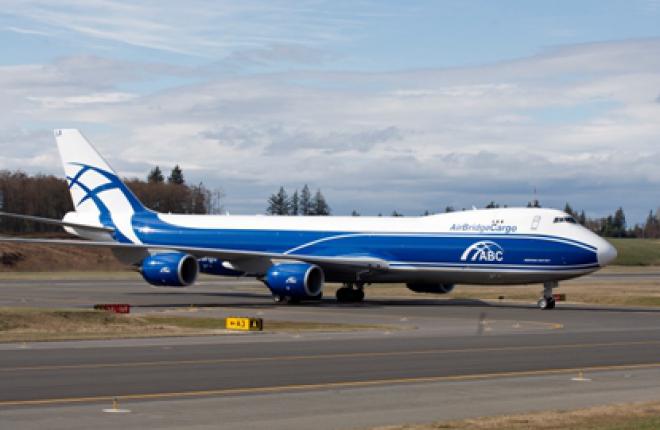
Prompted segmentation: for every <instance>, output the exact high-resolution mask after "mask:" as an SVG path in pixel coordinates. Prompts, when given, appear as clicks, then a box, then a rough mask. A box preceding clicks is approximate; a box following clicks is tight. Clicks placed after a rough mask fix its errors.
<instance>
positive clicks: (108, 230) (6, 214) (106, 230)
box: [0, 212, 114, 233]
mask: <svg viewBox="0 0 660 430" xmlns="http://www.w3.org/2000/svg"><path fill="white" fill-rule="evenodd" d="M0 217H6V218H14V219H20V220H23V221H32V222H38V223H41V224H50V225H59V226H60V227H72V228H78V229H84V230H90V231H98V232H103V233H113V232H114V229H112V228H108V227H100V226H96V225H87V224H79V223H75V222H68V221H62V220H59V219H53V218H43V217H39V216H32V215H22V214H13V213H9V212H0Z"/></svg>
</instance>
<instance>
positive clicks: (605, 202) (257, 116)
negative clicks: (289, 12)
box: [0, 3, 660, 220]
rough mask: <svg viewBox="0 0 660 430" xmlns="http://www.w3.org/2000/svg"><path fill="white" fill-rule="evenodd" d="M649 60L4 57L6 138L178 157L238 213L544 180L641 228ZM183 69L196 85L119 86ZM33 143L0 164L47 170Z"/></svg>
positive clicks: (653, 118) (128, 160)
mask: <svg viewBox="0 0 660 430" xmlns="http://www.w3.org/2000/svg"><path fill="white" fill-rule="evenodd" d="M111 4H112V5H115V3H111ZM262 54H263V55H264V57H263V58H265V60H264V61H270V59H271V53H270V52H269V51H266V52H265V53H264V52H262V51H255V52H253V53H252V54H250V55H247V56H246V57H244V58H243V59H244V60H245V61H247V62H248V63H250V62H254V61H261V59H262V57H261V55H262ZM659 54H660V40H639V41H629V42H625V43H624V42H612V43H600V44H586V45H579V46H571V47H566V48H563V49H553V50H548V51H547V52H544V53H543V54H540V55H537V56H534V57H529V58H525V59H519V60H516V61H509V62H503V63H498V64H492V65H485V66H479V67H471V68H462V69H434V70H417V71H415V70H413V71H401V72H392V73H364V72H363V73H354V72H312V71H297V72H282V73H269V74H265V73H264V74H250V75H245V74H243V75H240V74H235V75H228V74H224V73H218V72H217V71H214V70H213V68H205V69H199V70H197V71H195V70H193V69H183V68H180V67H179V68H177V67H171V66H168V65H166V64H143V63H131V62H120V61H114V60H109V59H103V58H98V57H72V58H66V59H59V60H58V61H56V62H54V63H52V64H47V65H23V66H0V96H2V97H0V107H1V108H2V109H3V112H5V113H6V114H5V115H3V117H2V118H0V131H2V130H5V131H6V130H16V129H24V130H38V131H39V130H45V129H47V128H50V127H55V126H67V127H68V126H79V127H82V128H83V129H84V130H85V131H86V134H87V135H88V136H90V137H92V138H93V139H94V140H95V141H96V143H97V145H98V146H99V148H100V149H101V151H102V152H103V153H104V154H106V155H107V156H108V157H109V158H110V159H111V161H112V162H115V163H116V164H117V168H118V170H120V171H122V172H123V173H124V174H127V175H144V173H145V172H146V171H147V169H148V166H149V165H152V164H160V165H161V167H163V168H168V166H171V165H173V164H174V163H180V164H181V165H182V166H183V168H184V170H185V171H186V173H187V175H186V177H187V178H190V180H204V181H205V182H206V183H209V184H210V185H214V184H222V185H224V187H225V189H226V192H227V197H228V201H227V203H228V207H229V209H230V210H231V211H232V213H239V212H260V211H262V210H263V206H262V203H261V202H263V201H265V199H266V197H267V195H268V194H269V193H270V192H272V191H273V190H275V189H276V188H277V187H278V186H279V185H280V184H284V185H287V186H289V187H301V186H302V185H303V184H304V183H309V184H310V185H311V186H312V187H321V188H322V189H323V190H324V192H325V193H326V195H327V197H328V198H329V200H330V203H332V204H333V206H334V208H335V210H337V211H340V212H344V213H347V212H350V210H351V209H353V208H355V209H358V210H359V211H360V212H362V213H377V212H383V213H389V212H391V210H393V209H397V210H400V211H405V212H407V213H421V212H423V211H424V210H425V209H431V210H439V209H442V208H444V206H446V205H454V206H458V207H470V206H471V205H472V204H476V205H482V204H484V203H486V202H488V201H490V200H497V201H500V202H502V203H508V204H525V203H526V202H527V200H529V199H531V198H532V195H531V194H532V190H533V189H534V188H537V189H538V191H539V196H540V197H541V199H542V202H543V203H546V204H552V205H555V206H563V204H564V202H565V201H570V202H571V203H573V205H574V206H576V207H585V208H586V209H588V210H590V211H592V213H594V214H599V213H604V212H605V211H607V210H611V209H613V208H614V207H616V206H618V205H623V206H624V207H626V208H627V209H628V210H629V211H631V212H632V214H633V218H634V217H635V216H637V219H639V220H641V219H642V218H643V216H644V214H646V213H647V211H648V209H650V208H652V207H655V206H657V205H658V202H657V198H658V194H657V189H658V186H659V185H660V183H659V182H660V174H659V173H658V169H657V164H658V162H659V161H660V154H659V151H658V150H657V145H658V143H659V142H658V140H659V139H660V103H657V98H658V94H660V55H659ZM303 55H306V54H303ZM235 59H236V60H237V61H238V63H239V64H240V62H241V61H242V60H241V59H240V56H239V57H235ZM184 75H185V76H187V77H191V78H193V79H194V82H193V83H187V84H181V85H179V86H175V87H172V88H169V89H167V90H161V91H156V92H153V93H150V94H138V93H134V92H128V91H124V90H122V88H123V86H124V85H126V84H130V83H133V82H136V81H140V80H152V79H158V78H161V77H163V76H184ZM39 132H40V133H41V131H39ZM12 136H13V137H12ZM40 136H41V134H40ZM30 139H32V138H31V137H30V136H29V135H25V134H21V133H14V135H11V136H10V137H8V138H7V139H6V140H4V141H0V145H2V146H3V147H4V146H5V145H12V147H13V153H12V154H11V155H7V156H5V158H0V167H3V168H14V167H16V166H17V165H26V166H32V169H35V170H36V169H38V168H39V167H41V168H42V169H44V170H47V171H54V172H57V169H56V168H54V167H53V165H52V164H49V163H45V162H44V163H43V164H42V165H40V164H39V161H35V160H38V159H36V158H34V157H35V155H36V154H35V152H37V153H39V154H38V155H42V154H43V153H44V151H41V152H40V151H38V150H36V148H35V147H34V146H26V147H23V149H21V144H22V143H24V142H25V141H26V140H30ZM35 142H39V143H40V144H41V143H42V142H45V140H43V139H42V138H41V137H40V138H39V139H36V140H35ZM43 144H44V145H51V144H50V143H43ZM51 146H52V145H51ZM48 151H50V149H48V150H47V151H45V152H48ZM48 153H50V152H48ZM122 169H123V170H122ZM255 202H256V203H255Z"/></svg>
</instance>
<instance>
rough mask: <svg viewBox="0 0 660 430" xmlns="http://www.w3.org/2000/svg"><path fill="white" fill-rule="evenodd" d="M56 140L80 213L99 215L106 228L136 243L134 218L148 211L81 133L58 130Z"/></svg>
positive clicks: (75, 203)
mask: <svg viewBox="0 0 660 430" xmlns="http://www.w3.org/2000/svg"><path fill="white" fill-rule="evenodd" d="M55 140H56V141H57V147H58V149H59V152H60V157H61V159H62V165H63V166H64V172H65V174H66V180H67V184H68V185H69V192H70V193H71V198H72V199H73V206H74V208H75V210H76V212H78V213H83V214H85V215H92V216H94V215H96V214H98V216H99V220H100V221H101V223H102V224H103V225H104V226H108V227H113V228H116V229H117V230H119V232H121V233H122V234H123V235H124V236H126V237H127V238H128V239H129V240H130V241H131V242H134V240H132V239H133V238H134V232H133V229H132V227H131V218H132V216H133V214H135V213H139V212H144V211H148V209H146V208H145V207H144V206H143V205H142V203H141V202H140V201H139V200H138V199H137V197H135V195H134V194H133V193H132V192H131V190H129V189H128V187H126V185H125V184H124V183H123V182H122V180H121V179H120V178H119V176H117V174H116V173H115V172H114V171H113V170H112V168H111V167H110V165H109V164H108V163H107V162H106V161H105V160H104V159H103V157H101V155H100V154H99V153H98V152H97V151H96V149H95V148H94V147H93V146H92V144H91V143H89V142H88V141H87V139H85V137H84V136H83V135H82V134H81V133H80V132H79V131H78V130H76V129H56V130H55Z"/></svg>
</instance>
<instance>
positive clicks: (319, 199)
mask: <svg viewBox="0 0 660 430" xmlns="http://www.w3.org/2000/svg"><path fill="white" fill-rule="evenodd" d="M310 215H330V206H328V203H326V201H325V197H323V194H321V190H316V194H314V198H313V199H312V210H311V213H310Z"/></svg>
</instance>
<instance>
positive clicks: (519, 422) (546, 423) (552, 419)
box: [373, 402, 660, 430]
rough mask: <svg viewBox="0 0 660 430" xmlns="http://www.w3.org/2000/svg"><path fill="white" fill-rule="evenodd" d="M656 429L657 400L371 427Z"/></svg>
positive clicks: (390, 429)
mask: <svg viewBox="0 0 660 430" xmlns="http://www.w3.org/2000/svg"><path fill="white" fill-rule="evenodd" d="M659 428H660V402H651V403H633V404H618V405H606V406H596V407H592V408H587V409H578V410H572V411H545V412H535V413H529V414H519V415H508V416H497V417H485V418H475V419H466V420H460V421H447V422H436V423H431V424H414V425H412V424H411V425H400V426H388V427H377V428H375V429H373V430H439V429H452V430H505V429H506V430H523V429H525V430H537V429H538V430H560V429H561V430H578V429H579V430H651V429H659Z"/></svg>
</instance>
